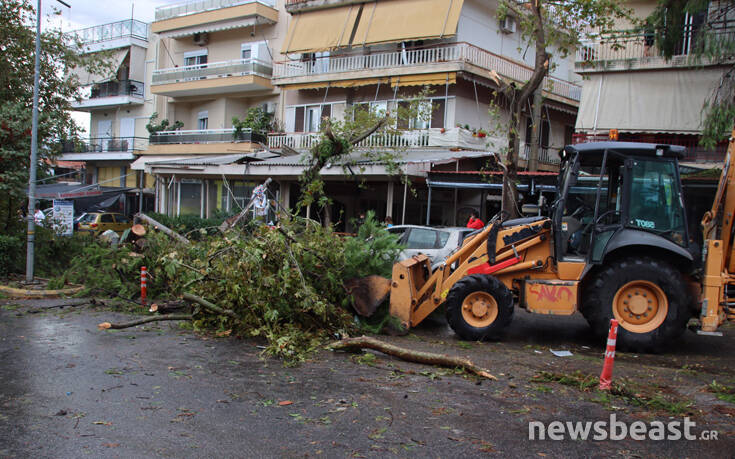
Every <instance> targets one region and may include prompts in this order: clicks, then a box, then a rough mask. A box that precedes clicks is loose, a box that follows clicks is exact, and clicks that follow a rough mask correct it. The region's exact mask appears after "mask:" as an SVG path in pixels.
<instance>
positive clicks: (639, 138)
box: [572, 132, 727, 161]
mask: <svg viewBox="0 0 735 459" xmlns="http://www.w3.org/2000/svg"><path fill="white" fill-rule="evenodd" d="M618 138H619V141H620V142H643V143H657V144H662V145H679V146H682V147H686V149H687V151H686V156H684V161H723V160H724V159H725V153H726V152H727V142H722V143H720V144H718V145H716V146H715V147H714V148H705V147H703V146H702V145H700V144H699V136H696V135H683V134H682V135H676V134H628V133H624V132H621V133H620V134H619V137H618ZM609 140H610V138H609V136H608V134H607V133H605V134H597V135H594V134H584V133H581V134H574V136H573V137H572V143H575V144H577V143H588V142H607V141H609Z"/></svg>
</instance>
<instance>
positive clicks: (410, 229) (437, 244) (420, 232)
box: [388, 225, 475, 268]
mask: <svg viewBox="0 0 735 459" xmlns="http://www.w3.org/2000/svg"><path fill="white" fill-rule="evenodd" d="M474 231H475V230H473V229H470V228H460V227H446V228H433V227H430V226H418V225H396V226H392V227H390V228H388V232H390V233H393V234H399V235H401V239H400V240H399V242H400V243H401V244H403V245H405V246H406V249H405V250H403V252H401V254H400V256H399V259H398V260H399V261H400V260H405V259H406V258H410V257H412V256H414V255H418V254H420V253H422V254H424V255H426V256H428V257H429V258H430V259H431V265H432V268H435V267H436V266H438V265H439V264H440V263H442V262H443V261H444V259H445V258H446V257H448V256H449V254H450V253H452V251H453V250H455V249H456V248H457V247H459V246H460V245H462V241H464V238H465V237H467V235H469V234H471V233H473V232H474Z"/></svg>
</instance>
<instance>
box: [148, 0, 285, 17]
mask: <svg viewBox="0 0 735 459" xmlns="http://www.w3.org/2000/svg"><path fill="white" fill-rule="evenodd" d="M246 3H261V4H263V5H266V6H270V7H271V8H275V7H276V2H275V0H195V1H186V2H180V3H175V4H173V5H166V6H159V7H158V8H156V21H162V20H164V19H170V18H174V17H177V16H185V15H187V14H195V13H202V12H204V11H211V10H218V9H220V8H228V7H231V6H237V5H244V4H246Z"/></svg>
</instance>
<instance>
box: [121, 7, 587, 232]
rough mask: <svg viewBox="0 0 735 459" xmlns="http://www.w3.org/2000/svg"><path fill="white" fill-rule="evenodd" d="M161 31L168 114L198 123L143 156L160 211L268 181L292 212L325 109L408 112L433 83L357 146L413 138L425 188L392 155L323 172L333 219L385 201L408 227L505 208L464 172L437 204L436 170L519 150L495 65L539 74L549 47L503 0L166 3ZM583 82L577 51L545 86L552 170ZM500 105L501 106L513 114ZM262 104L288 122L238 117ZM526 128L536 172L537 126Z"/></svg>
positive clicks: (219, 199)
mask: <svg viewBox="0 0 735 459" xmlns="http://www.w3.org/2000/svg"><path fill="white" fill-rule="evenodd" d="M151 29H152V31H153V32H154V33H155V34H157V35H158V37H159V38H158V45H157V52H156V69H155V70H154V71H153V72H152V75H151V80H152V81H151V85H150V86H151V91H152V93H153V94H156V95H158V96H160V99H161V101H160V102H159V103H158V107H157V109H158V111H159V114H161V116H162V117H165V118H166V119H168V120H169V121H170V122H171V123H173V122H174V121H176V120H178V121H181V122H183V124H184V126H183V128H181V129H179V130H174V131H170V132H160V133H156V135H153V136H151V139H150V145H149V146H148V149H147V150H146V151H145V152H143V154H142V155H141V157H140V158H139V159H138V160H137V161H136V163H135V164H134V166H133V167H134V168H141V169H144V170H146V171H147V172H149V173H152V174H154V175H155V176H156V177H157V186H156V192H157V200H156V202H157V208H158V210H159V211H163V212H167V213H171V214H181V213H194V214H199V215H202V216H205V215H212V214H213V213H214V212H216V211H218V210H222V211H233V210H237V209H238V206H240V205H242V203H244V202H246V201H247V199H248V198H249V194H250V190H252V187H254V186H255V185H256V184H257V183H259V182H262V181H263V180H265V179H266V178H268V177H271V178H273V180H274V187H273V188H274V190H275V191H276V193H277V195H278V196H279V200H280V202H281V205H283V206H284V207H292V206H293V205H294V204H295V202H296V200H297V199H298V178H299V176H300V174H301V172H302V170H303V162H302V161H301V158H300V157H299V154H302V153H304V152H306V151H307V150H308V149H309V148H310V147H311V146H313V145H314V144H315V142H316V141H317V140H318V130H319V126H320V122H321V120H322V119H323V118H324V117H331V118H335V119H341V118H342V117H344V114H345V113H346V112H349V110H348V107H349V106H355V105H362V106H372V107H373V108H375V109H377V110H385V111H394V110H395V109H396V108H397V107H401V106H402V105H405V104H407V103H409V102H410V101H411V100H412V99H413V98H415V97H416V96H417V94H418V93H419V92H420V91H421V90H422V88H424V87H428V88H429V89H430V94H429V96H428V103H426V104H425V105H423V106H422V107H421V109H420V115H421V116H417V117H416V119H412V120H402V121H400V122H399V125H398V126H394V127H395V128H397V129H398V130H399V133H398V134H397V135H391V136H387V135H383V134H375V135H373V136H371V137H369V138H367V139H365V141H363V142H362V143H361V144H360V145H358V148H357V151H356V153H355V155H356V157H358V158H359V157H360V152H361V151H365V150H367V149H373V150H375V149H393V148H398V149H399V150H398V151H400V160H399V162H400V163H401V167H402V171H403V172H404V174H406V175H407V176H409V178H410V180H411V181H412V183H413V184H414V187H415V191H416V192H417V193H416V194H412V193H410V192H409V190H407V189H406V188H405V187H404V185H402V184H401V183H400V181H399V179H398V178H396V177H395V176H394V175H392V174H391V173H390V172H389V171H388V170H387V165H386V164H381V163H380V162H365V163H362V164H361V166H362V167H361V171H360V172H359V177H357V174H356V173H355V171H345V170H343V168H342V167H341V166H340V165H333V167H331V168H328V169H325V170H324V171H322V173H323V175H324V177H325V179H326V183H327V185H326V190H327V193H328V194H329V195H330V197H331V198H332V199H333V200H334V205H333V207H332V208H331V209H329V210H328V211H327V212H326V214H324V215H315V214H313V213H311V211H307V213H309V214H310V216H311V217H312V218H322V219H326V220H329V221H333V222H337V221H339V222H345V221H348V220H349V219H350V218H351V217H354V216H357V214H358V213H359V212H361V211H365V210H370V209H372V210H375V211H376V212H377V214H378V216H379V217H381V218H382V217H384V216H386V215H390V216H392V217H393V219H394V221H395V222H397V223H402V222H405V223H425V222H426V220H427V217H428V220H429V223H431V224H449V225H452V224H463V223H464V222H463V221H461V220H462V218H458V214H459V213H460V212H459V210H461V209H462V208H464V209H467V208H474V209H479V210H481V211H482V212H483V213H484V214H488V213H490V211H491V210H492V207H493V206H494V205H495V204H496V203H497V198H499V192H495V191H493V192H491V191H488V190H491V187H487V188H488V190H483V189H481V188H482V186H480V187H475V188H473V189H469V190H468V189H461V190H460V189H459V188H465V187H463V186H462V183H461V182H459V181H458V182H457V183H456V184H455V185H456V190H455V191H446V190H441V191H435V192H434V194H433V196H432V201H431V208H429V205H428V201H429V200H428V195H429V193H430V187H429V186H428V185H430V182H428V181H427V177H428V173H429V172H430V171H431V170H432V169H433V168H440V169H442V170H446V171H449V170H451V169H453V170H454V172H463V171H476V170H478V169H479V168H481V167H482V166H483V165H484V164H485V161H486V160H487V158H488V157H489V156H490V155H492V154H493V153H494V152H500V151H502V149H503V147H505V145H507V141H506V139H505V133H504V132H502V131H498V132H493V131H492V129H491V128H492V127H493V126H494V125H495V124H496V122H497V121H501V122H502V121H503V120H507V118H508V113H507V108H506V107H507V101H504V100H502V98H501V97H500V96H499V95H498V94H497V93H496V90H497V88H498V87H497V84H496V82H495V81H493V78H494V77H493V72H496V73H497V74H498V75H500V76H501V77H502V78H506V79H509V80H512V81H516V82H523V81H525V80H526V79H528V77H529V76H530V75H531V72H532V68H531V66H532V62H533V56H532V52H530V51H526V50H524V48H525V47H526V44H525V43H523V41H522V40H521V37H520V33H519V31H518V30H517V24H516V22H515V20H514V19H513V18H512V17H509V18H507V19H506V20H504V21H502V22H501V21H499V20H498V19H497V14H496V6H495V3H494V2H490V3H488V2H485V1H481V0H381V1H378V2H360V1H351V0H344V1H334V0H332V1H325V0H299V1H295V0H277V1H276V0H258V1H253V0H216V1H214V0H206V1H193V2H186V3H181V4H176V5H171V6H164V7H161V8H158V9H157V11H156V20H155V22H153V24H152V25H151ZM577 79H578V77H577V75H576V74H575V73H574V68H573V57H570V58H568V59H561V58H560V59H558V60H557V61H555V62H554V65H553V70H552V72H551V75H549V77H548V78H547V79H546V81H545V82H544V93H543V95H544V100H545V102H544V107H543V109H542V117H543V123H542V148H541V152H540V158H541V161H540V162H541V169H543V170H546V171H554V170H556V168H557V164H558V161H559V159H558V156H557V155H556V151H558V150H559V148H561V147H562V146H563V145H564V144H566V143H569V142H570V141H571V136H572V133H573V129H574V128H573V126H574V120H575V116H576V112H577V108H578V104H579V98H580V95H581V87H580V86H579V85H577V84H576V83H575V82H576V81H577ZM491 101H495V102H497V103H498V105H499V112H498V113H499V115H498V116H499V118H497V119H496V118H495V117H493V116H491V114H490V112H489V107H490V103H491ZM250 107H262V108H264V109H266V110H267V111H268V112H270V113H273V115H274V117H275V119H276V120H277V123H276V125H277V127H278V130H277V132H273V133H269V134H268V135H267V137H261V136H259V135H258V133H254V132H252V133H251V132H237V133H235V132H234V129H233V127H232V117H233V116H238V117H240V118H242V116H244V114H245V113H246V112H247V109H248V108H250ZM526 114H527V115H530V107H529V111H528V112H527V113H526ZM529 124H530V122H529ZM480 129H482V130H484V131H486V132H489V134H487V136H485V133H479V134H478V131H479V130H480ZM521 134H522V143H523V145H522V151H521V157H522V158H523V160H522V164H521V166H524V164H525V158H526V155H527V151H528V147H527V145H526V141H527V140H528V138H529V136H530V129H528V130H527V132H522V133H521ZM294 152H295V153H296V154H294ZM450 172H451V171H450ZM457 176H458V177H459V176H460V174H458V175H457ZM488 185H489V184H488ZM495 194H498V196H494V195H495ZM490 195H493V196H491V197H489V196H490ZM341 227H344V228H346V226H344V225H343V226H341Z"/></svg>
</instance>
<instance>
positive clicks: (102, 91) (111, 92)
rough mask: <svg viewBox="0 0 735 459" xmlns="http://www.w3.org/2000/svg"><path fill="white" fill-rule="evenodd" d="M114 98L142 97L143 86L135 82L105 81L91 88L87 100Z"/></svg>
mask: <svg viewBox="0 0 735 459" xmlns="http://www.w3.org/2000/svg"><path fill="white" fill-rule="evenodd" d="M115 96H135V97H144V96H145V85H144V84H143V82H141V81H135V80H120V81H107V82H105V83H98V84H95V85H93V86H92V88H91V91H90V95H89V98H90V99H99V98H102V97H115Z"/></svg>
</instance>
